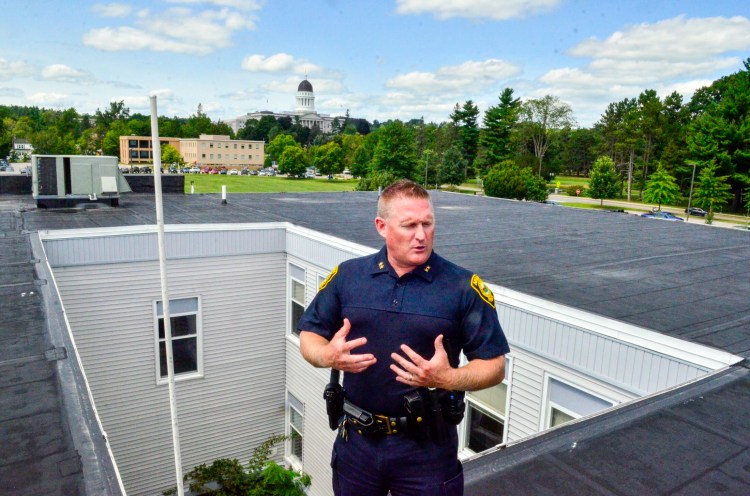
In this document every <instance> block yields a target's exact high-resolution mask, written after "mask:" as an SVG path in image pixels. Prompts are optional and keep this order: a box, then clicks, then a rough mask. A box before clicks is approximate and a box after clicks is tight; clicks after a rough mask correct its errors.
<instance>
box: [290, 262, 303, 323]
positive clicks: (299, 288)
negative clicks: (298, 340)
mask: <svg viewBox="0 0 750 496" xmlns="http://www.w3.org/2000/svg"><path fill="white" fill-rule="evenodd" d="M289 287H290V297H291V298H290V306H291V310H290V313H291V315H290V319H289V327H290V331H291V333H292V334H294V335H295V336H299V330H297V324H298V323H299V320H300V319H301V318H302V314H303V313H304V311H305V269H303V268H302V267H298V266H296V265H294V264H289Z"/></svg>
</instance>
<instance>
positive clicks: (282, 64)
mask: <svg viewBox="0 0 750 496" xmlns="http://www.w3.org/2000/svg"><path fill="white" fill-rule="evenodd" d="M242 68H243V69H245V70H246V71H250V72H269V73H276V72H292V73H295V74H317V73H321V72H324V70H323V68H322V67H320V66H318V65H315V64H312V63H310V62H307V61H306V60H303V59H296V58H294V57H293V56H292V55H289V54H287V53H277V54H274V55H269V56H268V57H266V56H265V55H260V54H255V55H248V56H247V57H245V59H244V60H243V61H242Z"/></svg>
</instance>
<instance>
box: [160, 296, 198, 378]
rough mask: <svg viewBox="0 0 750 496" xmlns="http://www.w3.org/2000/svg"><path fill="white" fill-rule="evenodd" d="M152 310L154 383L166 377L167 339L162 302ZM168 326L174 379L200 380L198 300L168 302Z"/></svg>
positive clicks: (182, 299)
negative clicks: (154, 320) (154, 344)
mask: <svg viewBox="0 0 750 496" xmlns="http://www.w3.org/2000/svg"><path fill="white" fill-rule="evenodd" d="M155 307H156V308H155V317H156V322H155V329H156V332H155V334H156V356H157V363H156V368H157V369H156V373H157V380H158V381H162V380H164V379H166V377H167V339H166V332H165V330H164V308H163V305H162V302H161V301H157V302H156V303H155ZM169 322H170V334H171V337H172V339H171V343H172V360H173V362H174V374H175V377H176V378H177V377H178V376H179V377H180V378H183V377H190V376H200V374H201V373H202V366H203V360H202V356H201V355H202V345H201V336H200V335H201V320H200V301H199V299H198V298H178V299H174V300H172V299H170V300H169Z"/></svg>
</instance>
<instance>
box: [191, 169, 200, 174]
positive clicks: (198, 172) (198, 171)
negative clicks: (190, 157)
mask: <svg viewBox="0 0 750 496" xmlns="http://www.w3.org/2000/svg"><path fill="white" fill-rule="evenodd" d="M189 172H190V173H191V174H200V173H201V169H200V167H191V168H190V170H189Z"/></svg>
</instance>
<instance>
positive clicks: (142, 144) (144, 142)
mask: <svg viewBox="0 0 750 496" xmlns="http://www.w3.org/2000/svg"><path fill="white" fill-rule="evenodd" d="M150 146H151V142H150V141H148V140H140V141H139V147H140V148H149V147H150Z"/></svg>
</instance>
